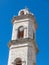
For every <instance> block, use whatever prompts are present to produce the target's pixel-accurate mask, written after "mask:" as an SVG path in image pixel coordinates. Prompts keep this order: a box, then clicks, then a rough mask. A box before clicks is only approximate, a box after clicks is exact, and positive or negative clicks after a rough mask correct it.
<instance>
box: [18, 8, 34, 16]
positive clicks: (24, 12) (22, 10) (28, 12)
mask: <svg viewBox="0 0 49 65" xmlns="http://www.w3.org/2000/svg"><path fill="white" fill-rule="evenodd" d="M26 14H32V15H34V14H33V13H31V12H30V11H29V10H28V8H25V9H21V10H20V11H19V12H18V16H20V15H26Z"/></svg>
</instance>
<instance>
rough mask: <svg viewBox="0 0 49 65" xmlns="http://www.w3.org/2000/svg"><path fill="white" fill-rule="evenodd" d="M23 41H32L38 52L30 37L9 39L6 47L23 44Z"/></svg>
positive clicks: (33, 41)
mask: <svg viewBox="0 0 49 65" xmlns="http://www.w3.org/2000/svg"><path fill="white" fill-rule="evenodd" d="M24 42H27V43H28V42H31V43H33V44H34V46H35V49H36V53H37V52H38V47H37V45H36V42H35V40H33V39H30V38H25V39H18V40H11V41H10V42H9V44H8V47H9V48H10V47H11V45H16V44H17V45H18V44H23V43H24Z"/></svg>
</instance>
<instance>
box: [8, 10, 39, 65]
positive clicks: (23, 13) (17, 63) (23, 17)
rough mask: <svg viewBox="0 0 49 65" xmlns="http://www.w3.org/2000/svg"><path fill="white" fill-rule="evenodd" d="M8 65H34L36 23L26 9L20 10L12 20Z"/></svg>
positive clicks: (32, 15)
mask: <svg viewBox="0 0 49 65" xmlns="http://www.w3.org/2000/svg"><path fill="white" fill-rule="evenodd" d="M12 24H13V31H12V38H11V41H10V42H9V45H8V46H9V49H10V50H9V58H8V65H36V53H37V52H38V48H37V44H36V27H37V24H36V21H35V17H34V14H32V13H31V12H30V11H29V10H28V9H21V10H20V11H19V12H18V16H15V17H13V19H12Z"/></svg>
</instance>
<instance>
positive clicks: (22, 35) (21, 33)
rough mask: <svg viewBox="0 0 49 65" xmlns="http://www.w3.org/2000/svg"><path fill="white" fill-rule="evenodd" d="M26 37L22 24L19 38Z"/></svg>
mask: <svg viewBox="0 0 49 65" xmlns="http://www.w3.org/2000/svg"><path fill="white" fill-rule="evenodd" d="M23 37H24V27H23V26H20V27H19V28H18V38H23Z"/></svg>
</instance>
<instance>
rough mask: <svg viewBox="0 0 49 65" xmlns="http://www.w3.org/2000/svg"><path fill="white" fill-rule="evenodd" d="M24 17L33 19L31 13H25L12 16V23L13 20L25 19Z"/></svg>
mask: <svg viewBox="0 0 49 65" xmlns="http://www.w3.org/2000/svg"><path fill="white" fill-rule="evenodd" d="M26 18H29V19H33V20H34V19H35V17H34V16H33V15H31V14H26V15H21V16H14V17H13V19H12V23H13V22H14V21H15V20H20V19H26Z"/></svg>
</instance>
